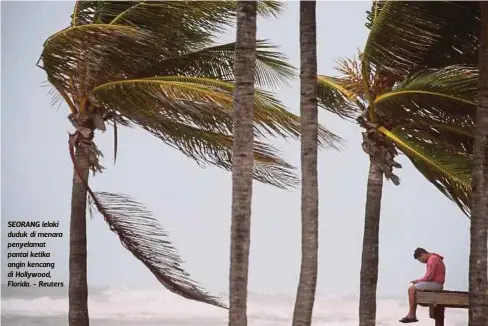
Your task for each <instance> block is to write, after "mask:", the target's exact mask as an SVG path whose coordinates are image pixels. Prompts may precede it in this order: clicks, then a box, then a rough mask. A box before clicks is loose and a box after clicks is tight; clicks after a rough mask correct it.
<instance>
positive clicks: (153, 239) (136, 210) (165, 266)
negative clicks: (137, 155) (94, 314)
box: [68, 132, 226, 308]
mask: <svg viewBox="0 0 488 326" xmlns="http://www.w3.org/2000/svg"><path fill="white" fill-rule="evenodd" d="M78 137H79V133H78V132H76V133H75V134H73V135H71V134H70V136H69V142H68V144H69V155H70V158H71V161H72V163H73V167H74V170H75V171H76V173H77V174H78V177H79V178H80V179H81V182H82V183H83V185H84V186H85V188H86V190H87V192H88V194H89V197H88V203H89V204H90V208H92V207H95V208H96V209H97V210H98V212H99V213H100V214H102V216H103V218H104V219H105V222H107V224H108V225H109V227H110V230H111V231H113V232H115V233H116V234H117V235H118V236H119V239H120V241H121V243H122V245H123V246H124V247H125V248H126V249H127V250H129V251H130V252H131V253H132V254H133V255H134V257H136V258H137V259H138V260H139V261H141V262H142V263H143V264H144V265H145V266H146V267H147V268H148V269H149V270H150V271H151V272H152V273H153V274H154V276H156V279H157V280H158V281H159V282H160V283H161V284H163V285H164V286H165V287H166V288H167V289H168V290H170V291H171V292H174V293H176V294H178V295H180V296H182V297H184V298H187V299H190V300H196V301H199V302H203V303H207V304H211V305H214V306H217V307H222V308H226V306H225V305H224V304H223V303H221V302H220V300H219V299H218V298H216V297H213V296H211V295H209V294H207V293H206V292H205V291H203V289H201V288H200V287H199V286H198V285H197V284H196V283H195V282H194V281H193V280H191V279H190V275H189V274H188V273H187V272H185V270H184V269H183V268H182V266H181V264H182V261H181V258H180V257H179V255H178V253H177V252H176V250H175V249H174V248H173V247H172V246H171V243H170V242H169V241H168V235H167V233H166V232H165V231H164V230H163V228H162V227H161V226H160V225H159V223H158V222H157V221H156V220H155V219H154V218H153V217H152V214H151V212H149V211H148V210H147V209H146V208H145V207H144V206H143V205H141V204H140V203H138V202H136V201H134V200H133V199H132V198H130V197H128V196H126V195H120V194H111V193H105V192H99V193H97V194H95V193H94V192H93V190H92V189H91V187H90V186H89V184H88V181H87V180H86V179H85V178H84V177H83V175H82V174H81V171H80V167H79V165H78V162H77V160H76V157H75V143H76V142H77V139H78ZM90 212H93V210H92V209H90Z"/></svg>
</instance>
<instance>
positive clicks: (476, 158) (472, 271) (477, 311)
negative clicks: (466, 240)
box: [469, 2, 488, 326]
mask: <svg viewBox="0 0 488 326" xmlns="http://www.w3.org/2000/svg"><path fill="white" fill-rule="evenodd" d="M480 7H481V31H480V43H481V44H480V50H479V84H478V85H479V86H478V87H479V90H478V92H479V93H478V108H477V110H476V123H475V130H474V135H475V139H474V148H473V178H472V187H473V195H472V203H471V228H470V237H471V244H470V255H469V326H482V325H488V279H487V278H488V270H487V268H488V267H487V263H488V262H487V256H488V250H487V246H488V243H487V242H488V2H480Z"/></svg>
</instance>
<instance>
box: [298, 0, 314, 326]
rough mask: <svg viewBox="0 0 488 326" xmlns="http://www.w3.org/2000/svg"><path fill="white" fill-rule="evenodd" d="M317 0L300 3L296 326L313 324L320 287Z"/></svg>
mask: <svg viewBox="0 0 488 326" xmlns="http://www.w3.org/2000/svg"><path fill="white" fill-rule="evenodd" d="M315 7H316V2H315V1H301V2H300V132H301V163H302V164H301V166H302V262H301V268H300V281H299V284H298V289H297V296H296V301H295V310H294V312H293V326H308V325H311V323H312V314H313V305H314V301H315V290H316V285H317V258H318V242H319V239H318V224H319V219H318V217H319V216H318V215H319V207H318V201H319V200H318V185H317V140H318V138H317V137H318V135H317V133H318V117H317V43H316V42H317V37H316V30H317V28H316V27H317V26H316V21H315V19H316V17H315Z"/></svg>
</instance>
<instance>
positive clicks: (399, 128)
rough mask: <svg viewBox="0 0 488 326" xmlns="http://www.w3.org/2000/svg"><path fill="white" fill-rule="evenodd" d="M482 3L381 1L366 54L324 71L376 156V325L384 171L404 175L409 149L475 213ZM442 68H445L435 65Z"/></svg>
mask: <svg viewBox="0 0 488 326" xmlns="http://www.w3.org/2000/svg"><path fill="white" fill-rule="evenodd" d="M476 17H477V4H476V3H470V2H447V1H439V2H400V1H381V2H380V1H375V2H374V3H373V6H372V10H371V11H370V12H369V13H368V23H367V24H366V26H367V27H368V28H369V29H370V34H369V36H368V39H367V42H366V46H365V48H364V52H363V53H362V54H361V55H360V58H361V60H360V61H359V62H356V61H352V60H343V61H342V62H341V66H340V67H339V71H340V74H341V76H340V77H339V78H332V77H327V76H319V78H318V81H319V86H320V90H319V99H320V104H321V105H322V106H324V107H325V108H327V109H334V110H335V111H337V109H338V108H339V110H338V111H339V114H340V115H342V116H344V117H346V118H351V117H352V118H355V120H356V121H357V122H358V123H359V125H360V126H362V127H363V128H364V129H366V131H365V132H363V149H364V150H365V152H366V153H367V154H368V155H369V157H370V173H369V177H368V188H367V199H366V212H365V229H364V238H363V256H362V264H361V286H360V289H361V290H360V303H359V320H360V325H361V326H372V325H375V319H376V285H377V279H378V245H379V241H378V240H379V239H378V235H379V221H380V208H381V195H382V193H381V188H382V176H381V175H384V176H385V177H386V178H387V179H391V180H392V181H393V182H394V183H395V184H399V178H398V177H397V176H396V175H395V174H394V173H393V169H394V168H399V167H401V166H400V165H399V164H398V163H397V162H395V161H394V158H395V156H396V154H397V151H398V150H400V151H402V152H403V153H404V154H406V156H407V157H409V158H410V160H411V161H412V163H413V164H414V165H415V167H416V168H417V169H418V170H419V171H420V172H421V173H422V174H423V175H424V176H425V177H426V178H427V179H428V180H429V181H430V182H431V183H433V184H434V185H435V186H436V187H437V188H438V189H439V190H440V191H441V192H442V193H444V194H445V195H446V196H447V197H449V198H450V199H452V200H454V201H455V202H456V203H457V204H458V205H459V206H460V207H461V209H462V210H463V211H464V212H465V213H466V214H468V212H469V203H470V193H471V186H470V179H471V164H472V162H471V155H472V143H473V133H472V128H473V122H474V112H475V108H476V95H475V94H476V78H477V69H476V67H474V66H473V64H475V59H476V54H477V47H478V44H477V42H478V39H477V34H476V31H477V28H478V27H477V26H478V24H479V23H478V20H477V18H476ZM429 68H435V69H429Z"/></svg>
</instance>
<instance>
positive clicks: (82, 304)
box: [68, 146, 90, 326]
mask: <svg viewBox="0 0 488 326" xmlns="http://www.w3.org/2000/svg"><path fill="white" fill-rule="evenodd" d="M76 161H77V165H78V170H79V172H80V174H81V175H82V177H83V178H84V179H85V180H86V181H87V180H88V175H89V161H88V156H87V154H86V152H85V151H84V150H83V149H82V148H80V147H78V146H76ZM86 196H87V189H86V187H85V185H84V183H83V181H82V180H81V179H80V176H79V175H78V172H77V170H76V168H75V169H74V173H73V189H72V194H71V221H70V235H69V248H70V250H69V315H68V320H69V325H70V326H88V325H89V324H90V321H89V319H88V283H87V276H86V274H87V273H86V271H87V254H86V200H87V198H86Z"/></svg>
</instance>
